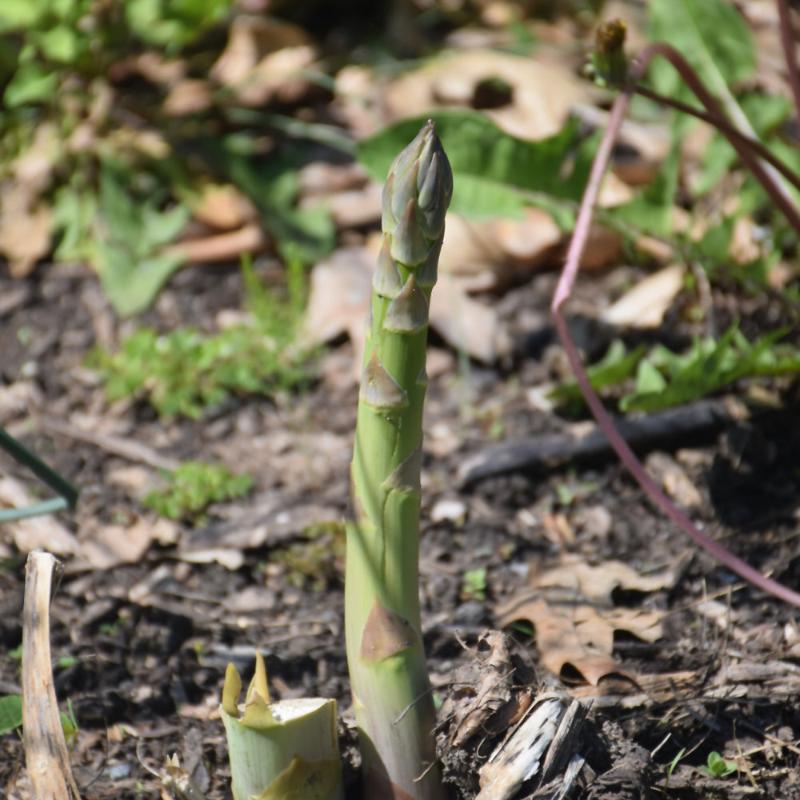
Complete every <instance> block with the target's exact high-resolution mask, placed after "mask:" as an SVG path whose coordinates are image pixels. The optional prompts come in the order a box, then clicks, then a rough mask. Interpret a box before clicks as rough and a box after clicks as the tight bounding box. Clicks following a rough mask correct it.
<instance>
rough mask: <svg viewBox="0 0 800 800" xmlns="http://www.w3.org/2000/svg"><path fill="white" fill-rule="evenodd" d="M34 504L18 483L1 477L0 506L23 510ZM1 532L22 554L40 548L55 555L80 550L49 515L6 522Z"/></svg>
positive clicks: (73, 539)
mask: <svg viewBox="0 0 800 800" xmlns="http://www.w3.org/2000/svg"><path fill="white" fill-rule="evenodd" d="M34 502H35V500H34V498H33V497H32V496H31V495H30V494H29V493H28V490H27V489H26V488H25V486H23V485H22V484H21V483H20V482H19V481H18V480H16V479H15V478H12V477H11V476H9V475H6V476H2V475H0V507H2V508H24V507H25V506H29V505H32V504H33V503H34ZM0 532H2V533H3V535H4V538H5V537H9V538H10V539H11V540H12V541H13V542H14V546H15V547H16V548H17V550H19V552H21V553H30V552H31V551H32V550H36V549H37V548H41V549H43V550H47V551H48V552H50V553H55V554H56V555H58V556H66V555H72V554H74V553H76V552H78V549H79V545H78V540H77V539H76V538H75V536H74V535H73V534H72V533H70V532H69V531H68V530H67V529H66V528H65V527H64V526H63V525H62V524H61V523H60V522H59V521H58V519H56V517H55V516H53V515H52V514H47V515H45V516H43V517H31V518H30V519H21V520H17V521H16V522H7V523H5V524H4V525H3V526H2V527H0Z"/></svg>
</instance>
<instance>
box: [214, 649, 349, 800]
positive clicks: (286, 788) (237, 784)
mask: <svg viewBox="0 0 800 800" xmlns="http://www.w3.org/2000/svg"><path fill="white" fill-rule="evenodd" d="M241 690H242V681H241V678H240V677H239V673H238V672H237V671H236V667H234V666H233V664H228V669H227V670H226V671H225V685H224V687H223V690H222V707H221V709H220V714H221V715H222V722H223V724H224V725H225V734H226V737H227V739H228V754H229V757H230V763H231V783H232V788H233V797H234V800H342V764H341V760H340V758H339V747H338V741H337V738H336V701H335V700H327V699H324V698H320V697H313V698H306V697H304V698H300V699H297V700H280V701H278V702H275V703H270V699H269V690H268V688H267V673H266V669H265V667H264V659H263V658H262V657H261V654H257V655H256V671H255V675H254V676H253V680H252V681H251V683H250V688H249V689H248V690H247V695H246V698H245V703H244V705H243V706H239V695H240V693H241Z"/></svg>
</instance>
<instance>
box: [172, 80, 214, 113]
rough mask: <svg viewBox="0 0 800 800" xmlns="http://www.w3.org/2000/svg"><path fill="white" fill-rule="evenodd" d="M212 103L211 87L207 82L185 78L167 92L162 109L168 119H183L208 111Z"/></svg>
mask: <svg viewBox="0 0 800 800" xmlns="http://www.w3.org/2000/svg"><path fill="white" fill-rule="evenodd" d="M212 102H213V99H212V96H211V85H210V84H209V82H208V81H204V80H200V79H198V78H185V79H184V80H182V81H180V82H178V83H176V84H175V85H174V86H173V87H172V88H171V89H170V90H169V93H168V94H167V96H166V97H165V98H164V103H163V105H162V108H163V109H164V113H165V114H168V115H169V116H170V117H185V116H188V115H189V114H200V113H202V112H203V111H206V110H208V109H209V108H210V107H211V104H212Z"/></svg>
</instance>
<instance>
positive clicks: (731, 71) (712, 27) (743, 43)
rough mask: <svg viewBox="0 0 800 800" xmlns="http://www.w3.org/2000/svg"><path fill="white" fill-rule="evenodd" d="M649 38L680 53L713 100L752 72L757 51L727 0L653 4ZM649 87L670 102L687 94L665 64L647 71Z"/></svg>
mask: <svg viewBox="0 0 800 800" xmlns="http://www.w3.org/2000/svg"><path fill="white" fill-rule="evenodd" d="M648 8H649V14H650V26H649V27H650V31H649V32H650V36H651V38H653V39H657V40H660V41H664V42H669V43H670V44H671V45H672V46H673V47H675V48H676V49H678V50H680V52H681V53H682V54H683V56H684V57H685V58H686V59H687V60H688V61H689V63H690V64H691V65H692V66H693V67H694V68H695V70H696V71H697V74H698V75H699V76H700V79H701V80H702V81H703V83H705V84H706V86H707V87H708V88H709V89H710V90H711V92H712V93H713V94H715V95H717V97H722V96H724V95H725V94H727V93H728V91H729V90H728V86H731V85H734V84H736V83H739V82H741V81H743V80H745V79H746V78H749V77H750V75H752V73H753V71H754V70H755V65H756V60H755V49H754V47H753V39H752V36H751V34H750V30H749V28H748V27H747V23H746V22H745V21H744V19H743V18H742V15H741V14H740V13H739V12H738V11H737V9H736V7H735V6H734V5H733V3H731V2H728V0H651V2H650V3H649V6H648ZM649 75H650V77H651V78H652V81H653V84H654V86H655V87H656V89H658V91H660V92H661V93H662V94H666V95H670V96H672V97H674V96H677V95H678V94H683V95H686V94H688V93H689V89H687V88H686V87H685V86H684V85H683V82H682V80H681V78H680V76H679V75H678V73H677V72H676V71H675V70H674V69H673V68H672V67H671V66H670V65H669V64H667V63H666V62H664V61H661V60H659V61H657V62H654V63H653V66H652V67H651V68H650V71H649Z"/></svg>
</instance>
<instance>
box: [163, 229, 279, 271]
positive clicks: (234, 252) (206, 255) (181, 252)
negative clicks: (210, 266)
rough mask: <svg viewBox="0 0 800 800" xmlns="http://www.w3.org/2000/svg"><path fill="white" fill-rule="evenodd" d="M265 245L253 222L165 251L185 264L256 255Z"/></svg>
mask: <svg viewBox="0 0 800 800" xmlns="http://www.w3.org/2000/svg"><path fill="white" fill-rule="evenodd" d="M266 243H267V237H266V235H265V234H264V231H263V230H262V229H261V226H260V225H259V224H258V223H256V222H253V223H251V224H249V225H245V226H244V227H242V228H239V230H237V231H230V232H229V233H217V234H214V235H213V236H203V237H202V238H199V239H185V240H184V241H182V242H177V243H176V244H173V245H170V246H169V247H167V248H166V249H165V252H166V253H168V254H169V255H172V256H175V257H177V258H179V259H181V260H182V261H186V262H187V263H190V264H191V263H195V264H197V263H203V264H205V263H212V262H215V261H231V260H235V259H237V258H239V257H240V256H242V255H244V254H245V253H258V252H260V251H261V250H262V249H263V248H264V247H265V246H266Z"/></svg>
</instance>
